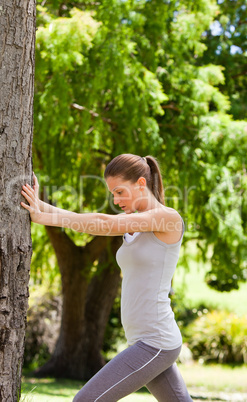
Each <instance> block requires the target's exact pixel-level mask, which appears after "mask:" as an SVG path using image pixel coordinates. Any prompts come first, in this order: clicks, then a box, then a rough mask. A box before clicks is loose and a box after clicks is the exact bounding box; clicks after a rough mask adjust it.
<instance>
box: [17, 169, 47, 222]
mask: <svg viewBox="0 0 247 402" xmlns="http://www.w3.org/2000/svg"><path fill="white" fill-rule="evenodd" d="M33 176H34V186H33V188H32V187H31V186H29V184H26V185H23V186H22V191H21V194H22V195H23V197H25V198H26V200H27V202H28V203H29V205H28V204H26V203H25V202H21V206H22V207H23V208H25V209H27V210H28V211H29V213H30V217H31V220H32V221H33V222H38V221H39V218H40V216H41V214H42V212H41V211H40V207H39V201H40V200H39V183H38V180H37V177H36V176H35V174H34V173H33Z"/></svg>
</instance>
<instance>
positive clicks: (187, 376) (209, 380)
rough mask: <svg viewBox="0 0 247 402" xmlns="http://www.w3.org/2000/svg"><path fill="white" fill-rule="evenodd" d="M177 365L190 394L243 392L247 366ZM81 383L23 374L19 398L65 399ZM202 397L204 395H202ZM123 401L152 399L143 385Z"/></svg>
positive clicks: (246, 388)
mask: <svg viewBox="0 0 247 402" xmlns="http://www.w3.org/2000/svg"><path fill="white" fill-rule="evenodd" d="M179 369H180V371H181V373H182V376H183V378H184V380H185V382H186V385H187V387H188V390H189V391H190V393H191V395H192V396H193V395H202V394H204V393H205V392H211V393H216V394H217V393H219V392H222V391H224V392H225V393H226V392H227V393H229V394H231V393H246V395H247V382H246V378H247V366H246V365H245V366H236V367H231V366H225V365H220V364H217V365H209V366H206V365H200V364H198V363H193V364H190V365H182V364H180V365H179ZM81 386H82V383H81V382H79V381H71V380H55V379H49V378H46V379H36V378H29V377H24V378H23V383H22V398H21V402H50V401H51V402H66V401H67V402H68V401H72V399H73V397H74V395H75V394H76V393H77V392H78V390H79V389H80V388H81ZM202 398H203V397H202ZM121 400H122V401H124V402H154V401H155V399H154V397H153V396H152V395H150V394H149V393H148V391H147V390H145V389H142V390H140V391H138V392H136V393H134V394H132V395H129V396H127V397H125V398H123V399H121Z"/></svg>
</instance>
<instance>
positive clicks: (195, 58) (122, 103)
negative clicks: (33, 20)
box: [34, 0, 247, 290]
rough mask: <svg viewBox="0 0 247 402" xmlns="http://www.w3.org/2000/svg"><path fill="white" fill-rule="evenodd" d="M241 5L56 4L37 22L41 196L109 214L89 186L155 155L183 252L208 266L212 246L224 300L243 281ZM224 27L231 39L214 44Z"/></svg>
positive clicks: (101, 192)
mask: <svg viewBox="0 0 247 402" xmlns="http://www.w3.org/2000/svg"><path fill="white" fill-rule="evenodd" d="M243 5H244V2H243V0H241V1H240V2H232V1H230V0H224V1H223V2H220V4H218V5H217V4H216V2H215V1H214V0H210V1H208V0H204V1H201V0H200V1H199V0H196V1H193V2H191V1H187V0H184V1H181V2H175V1H170V2H161V1H160V0H153V1H152V2H147V1H131V0H126V1H124V2H123V1H117V0H104V1H102V2H99V3H97V4H96V3H92V2H90V1H79V0H77V1H76V2H73V3H72V2H70V1H65V0H64V1H62V0H56V1H55V0H53V1H47V2H46V3H45V6H46V8H44V7H41V6H38V13H37V14H38V19H37V21H38V31H37V44H36V78H35V79H36V85H35V103H34V111H35V120H34V123H35V133H34V166H35V170H36V173H38V169H39V170H40V171H42V175H43V181H42V185H43V186H45V191H44V192H46V193H47V194H48V198H49V199H50V201H51V202H54V203H57V204H58V206H60V207H64V208H68V209H71V210H73V211H77V212H82V211H95V210H97V209H99V206H100V211H101V212H104V211H106V210H107V203H106V202H105V201H106V188H105V187H104V184H103V183H102V182H101V181H100V180H99V178H97V183H96V180H95V177H91V178H86V179H85V178H83V176H85V175H92V176H93V175H98V176H99V177H102V175H103V170H104V167H105V164H106V163H107V162H108V161H109V160H110V159H111V158H112V157H114V156H116V155H117V154H119V153H123V152H133V153H137V154H140V155H145V154H154V156H156V157H157V158H158V159H159V160H160V162H161V167H162V170H163V174H164V178H165V183H164V184H165V189H166V203H167V205H168V206H170V207H174V208H176V209H177V210H178V211H179V212H180V213H181V215H182V216H183V218H184V220H185V223H186V229H187V230H186V234H185V241H187V240H189V239H190V238H197V239H198V247H199V255H200V256H201V258H202V259H204V261H206V259H207V258H206V254H207V250H208V248H209V246H210V245H213V256H212V259H211V260H212V271H211V274H210V278H209V281H210V283H211V285H212V286H214V287H215V288H217V289H218V290H230V289H232V288H236V287H237V286H238V283H239V281H241V280H245V277H246V264H245V261H246V249H247V248H246V240H247V239H246V229H247V228H246V221H247V203H246V185H247V183H246V155H247V152H246V151H247V149H246V122H244V121H234V120H233V118H232V116H231V114H227V113H229V112H230V113H232V112H233V110H236V108H237V107H240V108H241V112H239V113H235V114H234V117H236V118H243V117H245V115H244V113H243V112H244V110H245V107H246V106H245V105H246V104H247V102H245V101H244V100H245V97H246V91H244V87H243V85H244V83H245V76H244V74H242V73H241V71H242V70H241V69H242V67H243V66H244V65H245V64H244V63H245V56H244V54H245V53H244V52H245V46H246V45H245V40H242V43H241V44H240V41H239V40H238V34H240V38H242V39H243V36H244V33H245V30H246V24H242V22H241V21H243V20H244V16H245V13H246V10H245V9H244V7H242V6H243ZM75 7H77V8H75ZM79 9H80V10H79ZM217 21H218V22H219V23H220V25H221V27H222V30H223V31H222V33H220V35H212V23H216V22H217ZM232 26H233V27H234V28H235V31H234V33H233V32H231V31H232V30H233V28H232ZM226 33H228V34H229V35H230V34H231V37H229V35H228V34H227V35H228V36H227V35H226ZM224 34H225V35H224ZM233 43H234V44H236V43H238V44H239V45H241V49H242V53H241V54H240V53H239V54H237V53H236V54H231V52H230V48H231V45H232V44H233ZM218 46H221V50H220V52H218V50H217V49H218ZM231 63H233V67H232V64H231ZM233 68H236V71H237V75H238V72H240V73H241V74H240V75H239V76H237V77H236V79H234V73H233V71H232V70H233ZM241 102H242V104H240V103H241ZM45 177H46V179H45ZM82 178H83V180H82ZM82 187H83V192H82V191H81V189H82ZM82 205H83V208H82ZM107 211H109V209H108V210H107ZM68 233H69V235H70V236H71V237H73V240H74V241H76V242H81V241H82V242H83V241H84V242H85V241H87V239H88V237H87V236H78V235H77V234H74V233H73V234H71V233H70V232H69V231H68ZM82 238H83V240H82Z"/></svg>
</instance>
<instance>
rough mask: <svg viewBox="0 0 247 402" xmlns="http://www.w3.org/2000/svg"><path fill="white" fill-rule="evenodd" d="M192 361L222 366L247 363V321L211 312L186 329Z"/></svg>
mask: <svg viewBox="0 0 247 402" xmlns="http://www.w3.org/2000/svg"><path fill="white" fill-rule="evenodd" d="M186 337H187V341H188V344H189V348H190V349H191V351H192V354H193V358H194V359H199V358H203V360H204V361H215V362H219V363H247V317H246V316H245V317H238V316H237V315H236V314H234V313H229V312H227V311H212V312H209V313H208V314H205V315H203V316H201V317H198V318H197V319H196V320H195V321H194V322H193V323H191V324H190V325H189V326H188V327H187V328H186Z"/></svg>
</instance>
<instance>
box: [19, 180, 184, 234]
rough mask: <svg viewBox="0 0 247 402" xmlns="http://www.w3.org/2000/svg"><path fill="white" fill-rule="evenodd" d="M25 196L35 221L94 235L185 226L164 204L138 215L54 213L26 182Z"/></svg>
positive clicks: (159, 230) (171, 229) (167, 229)
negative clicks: (44, 206)
mask: <svg viewBox="0 0 247 402" xmlns="http://www.w3.org/2000/svg"><path fill="white" fill-rule="evenodd" d="M22 195H23V196H24V197H25V199H26V200H27V201H28V203H29V204H26V203H24V202H21V205H22V206H23V207H24V208H25V209H27V210H28V211H29V212H30V216H31V220H32V221H33V222H35V223H39V224H41V225H46V226H57V227H64V228H69V229H73V230H75V231H77V232H84V233H89V234H92V235H99V236H100V235H101V236H119V235H122V234H124V233H126V232H129V233H133V232H154V231H156V232H168V231H174V230H180V229H181V225H182V221H181V217H180V215H179V214H178V212H177V211H175V210H174V209H172V208H168V207H165V206H164V207H163V208H156V209H152V210H149V211H145V212H140V213H137V214H136V213H131V214H122V213H120V214H118V215H110V214H102V213H82V214H81V213H79V214H78V213H75V212H69V211H66V210H61V209H59V208H58V209H57V208H56V207H53V208H52V210H51V212H42V210H41V209H40V200H39V198H38V194H37V191H36V190H35V189H32V188H31V187H30V186H29V185H28V184H27V185H26V186H23V190H22ZM47 205H48V204H47ZM58 210H59V211H58Z"/></svg>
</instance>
